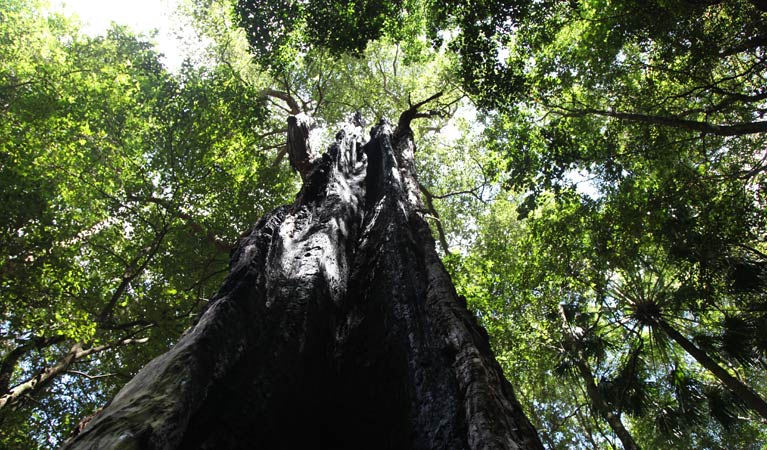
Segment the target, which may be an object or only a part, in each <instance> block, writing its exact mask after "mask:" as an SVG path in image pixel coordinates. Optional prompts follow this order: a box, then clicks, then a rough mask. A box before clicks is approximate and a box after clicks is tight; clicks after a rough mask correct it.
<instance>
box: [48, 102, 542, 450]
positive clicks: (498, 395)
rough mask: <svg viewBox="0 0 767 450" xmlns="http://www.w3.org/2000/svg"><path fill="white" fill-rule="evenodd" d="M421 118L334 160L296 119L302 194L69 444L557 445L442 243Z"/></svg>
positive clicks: (356, 143)
mask: <svg viewBox="0 0 767 450" xmlns="http://www.w3.org/2000/svg"><path fill="white" fill-rule="evenodd" d="M418 106H420V104H418ZM411 109H413V108H411ZM409 112H410V113H413V111H410V110H409ZM414 117H417V116H416V115H413V114H411V115H409V116H407V117H405V114H403V118H401V119H400V121H399V123H398V127H397V129H396V130H393V129H392V126H391V125H390V124H389V123H388V122H385V121H382V122H381V123H380V124H378V125H377V126H376V127H374V128H373V129H372V130H371V136H370V139H369V140H368V141H367V143H365V144H364V145H363V144H362V130H361V129H360V128H359V127H356V126H353V125H348V126H347V127H346V128H345V130H343V131H341V132H339V133H338V135H337V136H336V142H335V144H333V145H332V146H331V147H330V149H329V150H328V151H327V152H326V153H325V154H323V155H322V156H317V157H315V156H314V155H313V154H312V153H311V149H310V148H309V147H308V146H307V145H306V142H298V141H297V139H299V138H300V137H301V136H305V135H306V133H305V132H304V131H305V130H304V129H303V128H302V126H303V124H304V121H303V120H302V119H300V118H299V119H295V118H292V119H291V120H290V121H289V122H288V123H289V128H292V130H289V133H288V135H289V136H290V138H289V139H290V140H291V141H290V144H289V147H290V151H289V154H290V157H291V160H292V161H291V163H292V164H293V167H295V168H296V169H297V170H298V171H299V172H300V173H301V177H302V179H303V180H304V185H303V187H302V189H301V191H300V193H299V194H298V196H297V198H296V201H295V202H294V203H293V204H292V205H290V206H284V207H281V208H278V209H277V210H275V211H273V212H271V213H270V214H267V215H266V216H265V217H264V218H262V219H261V220H260V221H259V222H258V223H257V224H256V226H255V227H254V229H253V230H252V232H251V233H250V235H249V236H247V237H246V238H244V239H243V240H242V241H241V242H240V244H239V246H238V249H237V250H236V251H235V252H234V254H233V256H232V261H231V271H230V275H229V276H228V278H227V280H226V281H225V282H224V285H223V286H222V288H221V289H220V291H219V293H218V294H217V297H216V299H215V300H214V301H212V302H211V304H210V307H209V308H208V309H207V311H205V313H204V314H203V315H202V317H201V318H200V320H199V322H198V323H197V324H196V325H195V326H194V327H193V328H192V329H191V330H190V331H188V332H187V333H186V334H185V335H184V336H183V337H182V338H181V340H180V341H179V343H178V344H176V346H175V347H173V348H172V349H171V350H170V351H169V352H167V353H166V354H164V355H162V356H160V357H158V358H156V359H155V360H153V361H152V362H150V363H149V364H148V365H147V366H146V367H145V368H144V369H142V370H141V371H140V372H139V373H138V374H137V375H136V377H135V378H134V379H133V380H132V381H130V382H129V383H128V384H127V385H126V386H125V387H124V388H123V389H122V390H121V391H120V392H119V393H118V394H117V396H116V397H115V398H114V399H113V401H112V402H111V404H110V405H109V406H108V407H106V408H105V409H104V410H103V412H101V413H100V414H99V415H98V416H97V417H95V418H94V419H93V420H92V421H91V422H90V423H89V424H88V426H87V427H86V428H85V429H84V430H83V431H82V432H81V433H80V434H79V435H78V436H76V437H75V438H74V439H73V440H71V441H70V442H68V443H67V444H65V445H64V447H63V448H66V449H70V450H73V449H78V450H81V449H104V448H126V449H153V450H155V449H158V450H159V449H241V448H242V449H245V448H247V449H251V448H264V449H294V448H296V449H297V448H301V449H304V448H333V449H360V448H366V449H451V450H452V449H469V448H471V449H521V448H531V449H539V448H542V446H541V444H540V441H539V439H538V436H537V434H536V432H535V430H534V429H533V427H532V425H531V424H530V423H529V421H528V420H527V418H526V417H525V416H524V414H523V412H522V410H521V407H520V405H519V403H518V402H517V400H516V398H515V397H514V393H513V392H512V388H511V385H510V384H509V383H508V381H506V379H505V378H504V377H503V374H502V371H501V369H500V366H499V365H498V363H497V362H496V361H495V359H494V357H493V355H492V352H491V350H490V346H489V344H488V338H487V334H486V332H485V331H484V329H482V328H481V327H480V326H479V325H478V324H477V322H476V320H475V318H474V316H473V315H472V314H471V313H470V312H469V311H468V310H467V309H466V306H465V304H464V303H463V302H461V301H460V300H459V298H458V296H457V295H456V292H455V289H454V287H453V285H452V283H451V281H450V279H449V276H448V274H447V272H446V271H445V269H444V267H443V265H442V263H441V261H440V260H439V257H438V256H437V253H436V251H435V249H434V245H435V244H434V239H433V238H432V235H431V232H430V230H429V227H428V225H427V223H426V222H425V221H424V218H423V217H422V211H423V205H422V203H421V200H420V197H419V188H418V182H417V179H416V174H415V166H414V162H413V154H414V151H415V148H414V144H413V138H412V131H411V130H410V127H409V122H410V120H411V118H414ZM303 139H305V137H304V138H303Z"/></svg>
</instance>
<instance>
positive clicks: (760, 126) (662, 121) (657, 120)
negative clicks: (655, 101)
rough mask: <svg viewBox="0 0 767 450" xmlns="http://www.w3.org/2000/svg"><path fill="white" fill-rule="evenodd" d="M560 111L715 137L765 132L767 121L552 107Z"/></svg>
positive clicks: (569, 115)
mask: <svg viewBox="0 0 767 450" xmlns="http://www.w3.org/2000/svg"><path fill="white" fill-rule="evenodd" d="M553 108H555V109H558V110H560V114H562V115H564V116H567V117H583V116H586V115H589V114H593V115H597V116H605V117H613V118H616V119H622V120H629V121H633V122H642V123H648V124H653V125H663V126H668V127H674V128H681V129H684V130H691V131H700V132H702V133H708V134H714V135H717V136H741V135H745V134H755V133H764V132H767V121H763V122H746V123H739V124H735V125H715V124H710V123H707V122H698V121H695V120H686V119H679V118H675V117H662V116H653V115H649V114H637V113H626V112H619V111H607V110H602V109H594V108H583V109H571V108H566V107H564V106H553Z"/></svg>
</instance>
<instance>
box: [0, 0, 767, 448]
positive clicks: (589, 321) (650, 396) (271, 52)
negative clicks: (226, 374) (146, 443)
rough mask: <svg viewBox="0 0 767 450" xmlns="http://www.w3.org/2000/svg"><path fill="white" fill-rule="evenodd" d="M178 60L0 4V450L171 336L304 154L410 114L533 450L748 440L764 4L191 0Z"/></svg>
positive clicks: (75, 413)
mask: <svg viewBox="0 0 767 450" xmlns="http://www.w3.org/2000/svg"><path fill="white" fill-rule="evenodd" d="M179 14H180V17H182V18H183V20H185V21H187V22H188V24H190V25H191V26H192V27H193V29H194V30H195V32H196V33H197V41H198V42H199V46H200V49H199V54H200V55H201V56H200V57H198V58H196V59H189V60H188V61H186V62H185V63H184V64H183V65H182V67H181V68H180V69H178V70H176V71H172V70H169V69H168V68H167V67H165V66H164V65H163V62H162V61H163V60H162V56H161V55H160V54H158V52H157V50H156V49H155V47H154V45H153V43H152V40H151V38H149V37H147V36H143V35H138V34H135V33H134V32H133V31H131V30H130V29H128V28H127V27H124V26H121V25H119V24H114V25H113V26H112V28H110V29H109V31H108V32H106V33H105V34H104V35H100V36H89V35H86V34H83V33H82V32H81V31H80V26H79V24H78V22H77V20H76V19H74V18H72V17H68V16H66V15H63V14H61V13H59V12H56V11H55V10H53V9H51V8H50V7H49V5H47V4H45V3H44V2H42V1H38V0H11V1H4V2H1V3H0V252H2V258H0V447H2V448H9V449H15V448H19V449H21V448H25V449H26V448H50V447H56V446H58V445H60V444H61V443H62V442H63V441H64V440H65V439H66V438H67V437H68V436H70V435H72V434H73V433H76V432H77V429H78V422H80V421H81V420H83V419H86V418H87V417H88V416H90V415H92V414H94V413H95V412H96V411H97V410H98V409H99V408H101V407H102V406H103V405H104V404H105V403H106V402H107V401H108V399H109V398H111V396H113V395H114V394H115V392H116V391H117V390H119V388H120V387H121V386H122V385H123V384H124V383H125V382H126V381H127V380H129V379H130V378H131V377H132V375H134V374H135V373H136V372H137V371H138V369H139V368H141V367H142V366H143V365H144V364H146V363H147V362H148V361H149V360H150V359H151V358H152V357H154V356H156V355H158V354H161V353H163V352H164V351H166V350H167V349H168V348H169V347H170V346H171V345H172V344H173V343H174V342H176V341H177V340H178V338H179V336H180V335H181V334H182V332H183V331H184V330H185V329H187V328H188V327H190V326H192V325H193V324H194V323H195V321H196V319H197V318H198V317H199V314H200V312H201V311H202V310H203V309H204V308H205V305H206V304H207V303H208V301H209V300H210V299H211V298H212V297H213V295H214V294H215V291H216V289H217V287H218V286H219V285H220V283H221V281H222V279H223V277H224V276H225V274H226V272H227V269H228V262H229V256H230V251H231V250H232V249H233V248H234V246H235V245H236V243H237V241H238V239H239V238H240V236H241V234H242V233H244V232H247V230H248V229H249V227H250V226H251V225H252V224H253V223H254V222H255V221H256V220H258V218H259V217H261V216H262V215H263V214H264V213H265V212H266V211H269V210H271V209H273V208H274V207H276V206H278V205H281V204H284V203H287V202H288V201H289V200H290V199H291V198H292V197H293V196H294V195H295V194H296V192H297V189H298V186H299V182H300V180H299V179H298V175H297V174H296V173H294V170H293V169H292V168H291V167H290V164H289V163H288V158H287V157H286V152H287V149H286V139H287V137H286V132H287V129H286V120H287V117H288V116H290V115H299V114H304V115H308V116H311V117H312V118H313V119H314V121H315V123H316V127H315V128H314V129H313V130H312V139H313V140H314V142H316V145H317V146H319V147H323V146H325V144H327V143H328V142H330V140H331V136H332V133H333V132H334V131H335V129H336V128H337V127H338V125H339V124H341V123H343V122H345V121H347V120H349V118H350V117H352V116H354V115H355V114H356V115H357V120H360V121H363V122H365V123H367V124H372V123H374V122H376V121H378V120H379V119H380V118H382V117H387V118H390V119H391V120H395V119H396V118H397V117H398V116H399V114H400V113H401V112H402V111H405V110H407V109H408V108H409V107H410V106H412V105H413V104H416V103H417V102H420V101H422V100H425V99H427V98H430V97H432V96H433V95H434V94H436V93H442V96H441V97H439V98H438V99H437V100H436V101H434V102H431V103H429V104H428V106H426V108H430V110H429V111H428V112H427V113H426V114H424V116H425V117H424V118H421V119H419V120H418V121H414V122H413V130H414V133H415V139H416V145H417V148H418V153H417V154H416V164H417V166H418V175H419V183H420V186H419V187H420V190H421V193H422V196H423V201H424V205H425V206H426V211H425V212H424V215H425V217H427V219H428V220H429V221H430V224H431V225H432V229H433V233H434V235H435V239H436V240H437V242H438V251H439V252H440V254H441V256H442V257H443V260H444V262H445V264H446V265H447V266H448V268H449V270H450V271H451V274H452V277H453V281H454V283H455V284H456V288H457V289H458V291H459V293H460V294H461V295H462V296H464V297H465V299H466V301H467V304H468V306H469V308H470V309H471V310H472V311H473V312H474V314H475V315H476V316H477V317H478V319H479V320H480V322H481V323H482V324H483V325H484V327H486V328H487V330H488V333H489V335H490V339H491V343H492V346H493V349H494V351H495V353H496V355H497V357H498V360H499V362H500V363H501V365H502V366H503V369H504V371H505V373H506V376H507V378H508V379H509V380H510V381H511V383H512V384H513V385H514V388H515V390H516V392H517V396H518V398H519V400H520V402H521V403H522V405H523V407H524V408H525V413H526V414H527V416H528V417H529V418H530V420H531V421H532V422H533V425H534V426H535V428H536V429H537V430H538V431H539V434H540V437H541V440H542V441H543V443H544V445H545V446H546V447H547V448H552V449H553V448H561V449H569V448H620V447H624V448H640V447H644V448H662V447H669V446H670V447H672V448H690V449H693V448H695V449H697V448H721V449H725V448H744V449H759V448H761V445H762V443H763V442H765V441H767V425H766V423H767V403H765V400H766V399H767V376H766V374H767V371H766V369H767V335H765V333H764V332H763V330H764V329H765V328H767V236H766V235H765V233H766V232H767V227H766V226H767V224H765V217H767V215H766V214H765V207H766V206H767V204H766V202H767V197H766V196H765V188H767V178H765V173H766V171H767V120H765V114H767V5H766V4H765V2H763V1H759V0H751V1H747V0H729V1H716V0H710V1H705V0H704V1H694V0H664V1H660V0H657V1H634V0H610V1H607V0H579V1H573V0H545V1H539V0H518V1H493V0H486V1H463V0H461V1H456V2H434V1H431V0H391V1H387V0H369V1H366V0H361V1H352V2H335V1H319V0H307V1H287V2H285V1H249V0H238V1H234V0H231V1H230V0H188V1H186V2H183V3H181V4H180V11H179Z"/></svg>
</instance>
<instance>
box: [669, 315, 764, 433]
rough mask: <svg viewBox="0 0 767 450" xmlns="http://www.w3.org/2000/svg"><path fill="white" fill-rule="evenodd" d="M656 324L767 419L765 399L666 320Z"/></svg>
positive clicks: (748, 405)
mask: <svg viewBox="0 0 767 450" xmlns="http://www.w3.org/2000/svg"><path fill="white" fill-rule="evenodd" d="M656 323H657V324H658V327H659V328H660V329H661V330H663V332H664V333H666V335H668V337H670V338H671V339H673V340H674V341H675V342H676V343H677V344H679V346H680V347H682V348H683V349H685V351H686V352H687V353H689V354H690V356H692V357H693V358H695V360H696V361H698V363H700V365H701V366H703V367H705V368H706V369H707V370H708V371H709V372H711V373H712V374H713V375H714V376H715V377H716V378H718V379H719V381H721V382H722V384H724V385H725V386H727V389H729V390H730V392H732V393H733V394H734V395H735V396H736V397H738V398H739V399H741V400H742V401H743V403H744V404H745V405H746V407H748V408H750V409H752V410H754V411H755V412H756V413H758V414H759V415H760V416H762V417H763V418H764V419H767V402H765V401H764V399H763V398H762V397H760V396H759V394H757V393H756V392H754V391H753V390H751V388H749V387H748V386H746V385H745V384H743V383H742V382H741V381H740V380H738V379H737V378H735V377H734V376H732V375H730V373H729V372H727V371H726V370H725V369H724V368H723V367H722V366H720V365H719V364H717V362H716V361H714V360H713V359H712V358H711V357H710V356H708V354H707V353H706V352H704V351H703V350H701V349H699V348H698V347H697V346H695V344H693V343H692V342H691V341H690V340H688V339H687V338H686V337H684V336H682V334H681V333H680V332H678V331H677V330H676V329H675V328H674V327H672V326H671V325H669V324H668V323H667V322H666V321H665V320H663V319H656Z"/></svg>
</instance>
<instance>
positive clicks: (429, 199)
mask: <svg viewBox="0 0 767 450" xmlns="http://www.w3.org/2000/svg"><path fill="white" fill-rule="evenodd" d="M418 188H419V189H420V190H421V193H423V196H424V199H425V200H426V209H428V210H429V212H430V213H431V215H432V216H433V217H434V225H435V227H436V228H437V236H438V237H439V245H440V247H442V251H444V252H445V255H450V254H451V253H450V246H449V245H448V243H447V237H446V235H445V230H444V229H443V228H442V221H441V220H440V218H439V213H438V212H437V209H436V208H435V207H434V198H435V197H434V196H433V195H432V193H431V192H429V190H428V189H426V186H424V185H423V184H421V183H418Z"/></svg>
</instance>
